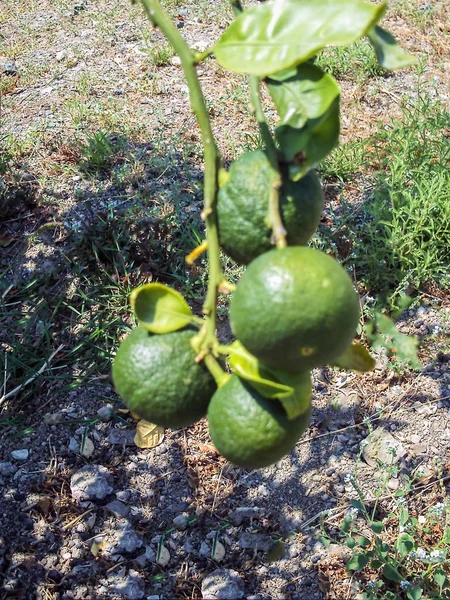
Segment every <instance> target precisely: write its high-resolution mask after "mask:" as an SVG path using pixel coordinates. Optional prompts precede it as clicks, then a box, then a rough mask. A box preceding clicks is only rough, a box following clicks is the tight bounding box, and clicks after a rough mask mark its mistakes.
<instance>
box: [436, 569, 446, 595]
mask: <svg viewBox="0 0 450 600" xmlns="http://www.w3.org/2000/svg"><path fill="white" fill-rule="evenodd" d="M433 578H434V580H435V582H436V583H437V584H438V586H439V591H440V592H442V588H443V587H444V585H445V583H446V582H447V581H448V580H447V577H446V575H445V573H444V571H443V570H442V569H441V568H440V567H439V568H437V569H436V570H435V572H434V573H433Z"/></svg>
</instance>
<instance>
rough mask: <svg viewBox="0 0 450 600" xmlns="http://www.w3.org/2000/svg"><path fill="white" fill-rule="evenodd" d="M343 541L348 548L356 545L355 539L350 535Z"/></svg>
mask: <svg viewBox="0 0 450 600" xmlns="http://www.w3.org/2000/svg"><path fill="white" fill-rule="evenodd" d="M345 543H346V544H347V546H348V547H349V548H352V549H353V548H354V547H355V546H356V541H355V540H354V539H353V538H352V537H350V538H348V540H347V541H346V542H345Z"/></svg>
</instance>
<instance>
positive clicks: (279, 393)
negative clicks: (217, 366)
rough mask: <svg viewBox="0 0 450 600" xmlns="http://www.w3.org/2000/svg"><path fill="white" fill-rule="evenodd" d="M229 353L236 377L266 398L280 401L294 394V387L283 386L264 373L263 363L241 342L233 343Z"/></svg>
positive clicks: (229, 360)
mask: <svg viewBox="0 0 450 600" xmlns="http://www.w3.org/2000/svg"><path fill="white" fill-rule="evenodd" d="M229 353H230V355H229V357H228V362H229V364H230V367H231V368H232V369H233V371H234V372H235V373H236V375H239V377H242V379H245V380H246V381H248V382H249V383H250V385H251V386H252V387H253V388H255V390H257V391H258V392H259V393H260V394H261V396H264V398H271V399H277V400H280V399H281V398H283V397H287V396H291V395H292V394H293V393H294V388H293V387H292V386H289V385H283V384H282V383H280V382H279V381H277V380H276V379H275V378H273V379H272V378H271V377H270V375H269V374H268V373H266V372H264V373H262V371H263V367H262V365H261V363H260V362H259V361H258V359H257V358H256V357H255V356H253V354H250V352H248V351H247V350H246V349H245V348H244V346H243V345H242V344H241V343H240V342H238V341H235V342H233V343H232V344H231V345H230V346H229Z"/></svg>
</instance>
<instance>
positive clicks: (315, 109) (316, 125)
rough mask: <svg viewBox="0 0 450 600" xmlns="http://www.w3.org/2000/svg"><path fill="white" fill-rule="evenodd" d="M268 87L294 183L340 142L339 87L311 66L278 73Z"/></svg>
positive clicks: (277, 133)
mask: <svg viewBox="0 0 450 600" xmlns="http://www.w3.org/2000/svg"><path fill="white" fill-rule="evenodd" d="M266 83H267V87H268V89H269V93H270V95H271V97H272V100H273V101H274V103H275V106H276V109H277V112H278V115H279V117H280V123H279V124H278V126H277V127H276V128H275V136H276V139H277V141H278V143H279V145H280V149H281V152H282V153H283V156H284V158H285V160H286V161H287V162H288V163H290V165H289V174H290V177H291V179H294V180H296V179H300V177H302V176H303V175H305V174H306V173H307V172H308V170H309V169H311V168H312V167H313V166H314V165H316V164H317V163H318V162H320V161H321V160H322V159H324V158H325V157H326V156H327V155H328V154H329V153H330V152H331V150H332V149H333V148H334V146H335V145H336V144H337V142H338V138H339V95H340V92H339V86H338V85H337V83H336V82H335V80H334V79H333V77H332V76H331V75H328V74H326V73H324V72H323V71H321V70H320V69H319V68H318V67H316V66H314V65H312V64H310V63H304V64H302V65H299V66H297V67H294V68H291V69H288V70H287V71H283V72H281V73H276V74H275V75H273V76H272V77H270V78H268V79H267V80H266Z"/></svg>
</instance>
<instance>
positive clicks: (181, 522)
mask: <svg viewBox="0 0 450 600" xmlns="http://www.w3.org/2000/svg"><path fill="white" fill-rule="evenodd" d="M172 523H173V526H174V527H175V528H176V529H178V530H179V531H184V530H185V529H186V527H187V526H188V523H189V515H188V514H187V513H181V515H177V516H176V517H175V518H174V519H173V521H172Z"/></svg>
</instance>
